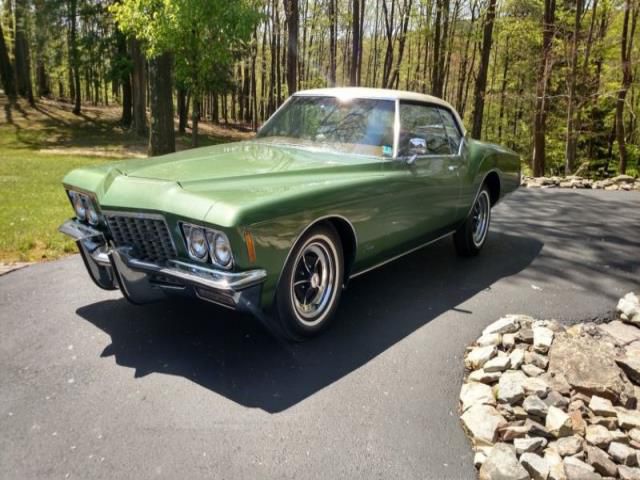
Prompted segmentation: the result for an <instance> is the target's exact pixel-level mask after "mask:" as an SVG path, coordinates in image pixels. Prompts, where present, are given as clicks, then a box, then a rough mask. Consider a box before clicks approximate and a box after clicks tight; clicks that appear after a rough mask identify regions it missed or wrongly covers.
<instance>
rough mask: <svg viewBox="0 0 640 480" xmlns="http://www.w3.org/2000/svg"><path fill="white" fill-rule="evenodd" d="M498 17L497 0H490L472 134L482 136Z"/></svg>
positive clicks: (475, 89)
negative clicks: (490, 63)
mask: <svg viewBox="0 0 640 480" xmlns="http://www.w3.org/2000/svg"><path fill="white" fill-rule="evenodd" d="M495 18H496V0H489V7H488V8H487V13H486V14H485V18H484V29H483V33H482V53H481V56H480V70H479V71H478V77H477V78H476V84H475V88H474V104H473V126H472V129H471V136H472V137H473V138H480V136H481V134H482V118H483V114H484V96H485V93H486V89H487V73H488V72H489V59H490V55H491V43H492V41H493V23H494V21H495Z"/></svg>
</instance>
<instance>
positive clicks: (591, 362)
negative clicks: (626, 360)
mask: <svg viewBox="0 0 640 480" xmlns="http://www.w3.org/2000/svg"><path fill="white" fill-rule="evenodd" d="M633 328H635V327H633ZM615 353H616V352H615V350H614V349H613V348H612V347H611V346H610V345H608V344H604V343H602V342H598V341H597V340H596V339H594V338H592V337H589V336H581V337H578V338H576V337H571V336H569V335H567V334H566V333H563V334H558V335H557V336H556V338H555V341H554V342H553V345H552V347H551V349H550V351H549V372H552V373H560V374H562V375H563V376H564V377H565V378H566V380H567V382H568V383H569V384H570V385H571V386H572V387H573V388H575V389H576V390H577V391H579V392H582V393H587V394H589V395H598V396H601V397H604V398H608V399H609V400H612V401H614V402H617V403H619V404H621V405H626V406H634V405H635V401H636V399H635V394H634V391H633V385H632V384H631V383H630V382H629V381H628V380H627V379H626V377H624V376H623V375H622V373H621V371H620V369H619V368H618V366H617V365H616V363H615V361H614V359H613V358H614V356H615Z"/></svg>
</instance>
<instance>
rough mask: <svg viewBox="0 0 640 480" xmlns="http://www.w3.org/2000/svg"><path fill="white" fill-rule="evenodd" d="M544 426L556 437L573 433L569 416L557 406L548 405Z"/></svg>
mask: <svg viewBox="0 0 640 480" xmlns="http://www.w3.org/2000/svg"><path fill="white" fill-rule="evenodd" d="M545 427H546V429H547V430H548V431H549V433H550V434H551V435H553V436H554V437H556V438H559V437H566V436H568V435H571V434H572V433H573V429H572V426H571V418H570V417H569V415H567V414H566V413H564V412H563V411H562V410H560V409H559V408H557V407H549V410H548V413H547V419H546V422H545Z"/></svg>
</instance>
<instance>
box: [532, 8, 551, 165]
mask: <svg viewBox="0 0 640 480" xmlns="http://www.w3.org/2000/svg"><path fill="white" fill-rule="evenodd" d="M555 11H556V2H555V0H544V17H543V23H542V54H541V55H540V63H539V65H538V74H537V80H536V105H535V114H534V122H533V160H532V167H533V175H534V176H535V177H541V176H543V175H544V170H545V163H546V155H545V134H546V123H547V102H546V97H547V85H548V83H549V76H550V75H551V65H552V61H551V49H552V46H553V37H554V35H555V32H554V30H555Z"/></svg>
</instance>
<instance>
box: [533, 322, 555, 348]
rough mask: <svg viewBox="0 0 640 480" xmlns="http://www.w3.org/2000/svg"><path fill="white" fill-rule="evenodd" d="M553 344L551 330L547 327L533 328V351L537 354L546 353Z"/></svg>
mask: <svg viewBox="0 0 640 480" xmlns="http://www.w3.org/2000/svg"><path fill="white" fill-rule="evenodd" d="M552 343H553V330H551V329H549V328H547V327H534V328H533V349H534V350H535V351H536V352H539V353H547V352H548V351H549V348H550V347H551V344H552Z"/></svg>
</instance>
